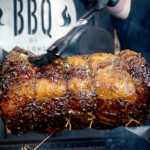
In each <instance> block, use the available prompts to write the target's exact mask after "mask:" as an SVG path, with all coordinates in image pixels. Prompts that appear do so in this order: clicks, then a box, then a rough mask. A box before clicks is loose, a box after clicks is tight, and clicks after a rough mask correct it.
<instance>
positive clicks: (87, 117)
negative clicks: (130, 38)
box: [0, 47, 150, 134]
mask: <svg viewBox="0 0 150 150" xmlns="http://www.w3.org/2000/svg"><path fill="white" fill-rule="evenodd" d="M28 56H35V55H34V54H33V53H31V52H29V51H25V50H23V49H20V48H18V47H16V48H15V49H13V50H12V51H11V52H9V53H8V54H7V55H6V57H5V58H4V60H3V63H2V68H1V69H2V71H1V84H2V95H1V105H0V106H1V116H2V119H3V120H4V122H5V124H6V125H7V127H8V128H9V129H10V130H11V132H12V133H14V134H21V133H24V132H27V131H33V132H38V133H48V134H50V133H55V132H58V131H61V130H63V129H64V128H69V129H70V130H79V129H84V128H87V127H89V128H94V129H113V128H115V127H118V126H139V125H142V124H144V123H145V121H146V120H147V118H148V116H149V106H150V101H149V97H150V69H149V65H148V63H147V62H146V60H145V59H144V58H143V57H141V55H140V54H138V53H135V52H133V51H130V50H125V51H122V52H120V54H119V55H117V56H116V55H113V54H106V53H96V54H92V55H84V56H79V55H73V56H67V57H61V58H58V59H56V60H55V61H53V62H52V63H51V64H48V65H45V66H43V67H41V68H36V67H34V66H33V65H32V64H31V63H30V62H29V61H28Z"/></svg>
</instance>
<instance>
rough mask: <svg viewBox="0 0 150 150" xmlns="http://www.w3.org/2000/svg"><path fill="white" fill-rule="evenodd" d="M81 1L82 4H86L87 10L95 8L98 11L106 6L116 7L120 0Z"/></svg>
mask: <svg viewBox="0 0 150 150" xmlns="http://www.w3.org/2000/svg"><path fill="white" fill-rule="evenodd" d="M80 1H81V3H83V4H84V6H85V7H86V8H87V9H90V8H92V7H93V6H95V7H96V9H98V10H102V9H104V8H105V7H106V6H110V7H114V6H116V5H117V4H118V2H119V0H80Z"/></svg>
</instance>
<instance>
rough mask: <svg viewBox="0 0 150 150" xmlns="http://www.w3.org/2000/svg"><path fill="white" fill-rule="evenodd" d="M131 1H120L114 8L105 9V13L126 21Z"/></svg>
mask: <svg viewBox="0 0 150 150" xmlns="http://www.w3.org/2000/svg"><path fill="white" fill-rule="evenodd" d="M130 8H131V0H120V1H119V2H118V4H117V5H116V6H115V7H108V6H107V7H106V8H105V11H106V12H108V13H110V14H111V15H113V16H115V17H118V18H121V19H126V18H127V17H128V15H129V13H130Z"/></svg>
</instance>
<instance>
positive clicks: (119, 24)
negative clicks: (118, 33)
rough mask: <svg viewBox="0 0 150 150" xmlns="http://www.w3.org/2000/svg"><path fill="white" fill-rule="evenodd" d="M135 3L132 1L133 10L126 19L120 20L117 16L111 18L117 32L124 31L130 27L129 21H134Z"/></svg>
mask: <svg viewBox="0 0 150 150" xmlns="http://www.w3.org/2000/svg"><path fill="white" fill-rule="evenodd" d="M135 1H136V0H131V9H130V12H129V15H128V17H127V18H126V19H120V18H117V17H115V16H111V21H112V24H113V26H114V28H115V29H116V30H123V28H124V27H125V26H127V25H128V22H129V20H131V19H132V16H133V11H134V8H133V6H134V3H135Z"/></svg>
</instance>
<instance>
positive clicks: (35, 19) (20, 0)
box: [13, 0, 51, 37]
mask: <svg viewBox="0 0 150 150" xmlns="http://www.w3.org/2000/svg"><path fill="white" fill-rule="evenodd" d="M24 1H25V0H14V2H13V3H14V36H18V35H20V34H22V33H23V31H24V26H25V23H26V22H25V16H24V15H26V16H27V32H28V34H29V35H33V34H36V32H37V30H39V27H38V24H39V23H41V30H42V32H43V34H46V35H48V36H49V37H51V34H50V32H51V3H50V1H49V0H42V1H41V10H38V9H37V1H36V0H27V14H23V11H24V7H23V6H24ZM39 2H40V1H38V4H39ZM45 7H48V9H47V10H48V11H44V8H45ZM37 11H40V16H37V15H36V12H37ZM46 13H47V14H46ZM45 15H46V16H48V17H47V18H46V20H45V17H44V16H45ZM40 17H41V18H40ZM46 23H48V25H46Z"/></svg>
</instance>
